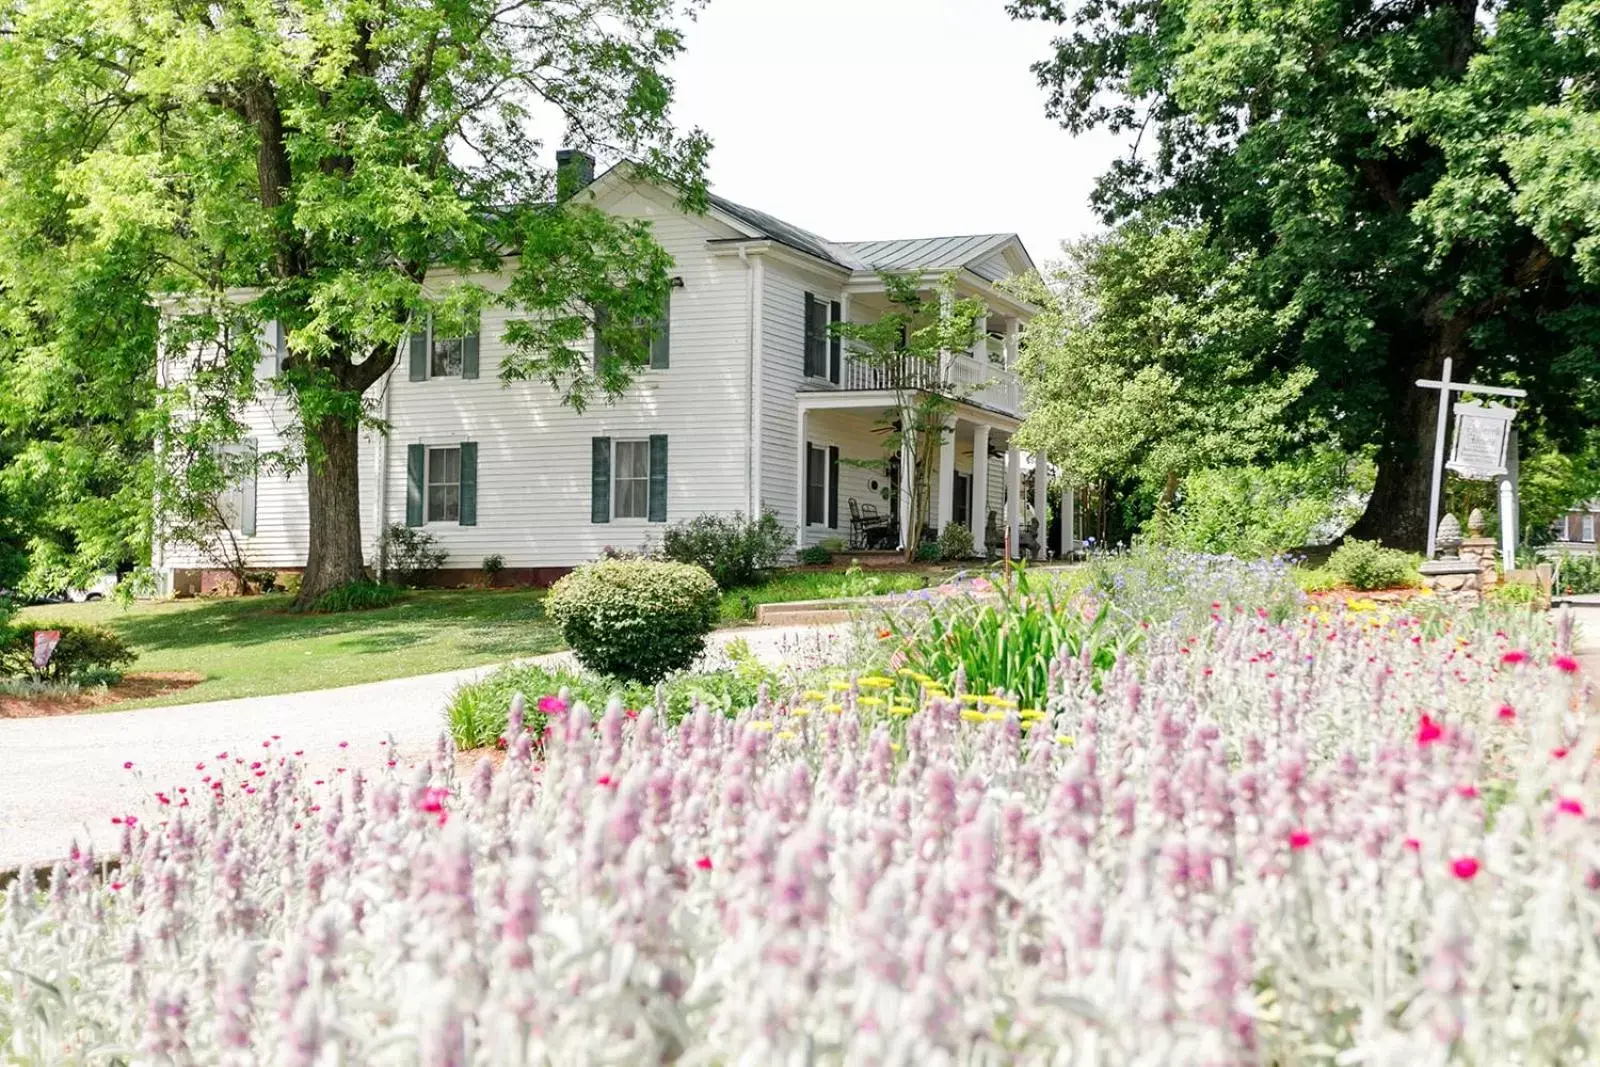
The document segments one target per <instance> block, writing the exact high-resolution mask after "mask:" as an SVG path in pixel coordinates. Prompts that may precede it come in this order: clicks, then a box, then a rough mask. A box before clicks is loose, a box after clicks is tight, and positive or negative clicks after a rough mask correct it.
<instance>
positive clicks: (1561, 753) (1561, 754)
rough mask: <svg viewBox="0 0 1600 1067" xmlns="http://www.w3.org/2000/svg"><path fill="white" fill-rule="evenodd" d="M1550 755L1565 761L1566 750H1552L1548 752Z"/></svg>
mask: <svg viewBox="0 0 1600 1067" xmlns="http://www.w3.org/2000/svg"><path fill="white" fill-rule="evenodd" d="M1550 755H1551V756H1553V757H1555V758H1556V759H1566V758H1567V750H1566V749H1564V748H1552V749H1551V750H1550Z"/></svg>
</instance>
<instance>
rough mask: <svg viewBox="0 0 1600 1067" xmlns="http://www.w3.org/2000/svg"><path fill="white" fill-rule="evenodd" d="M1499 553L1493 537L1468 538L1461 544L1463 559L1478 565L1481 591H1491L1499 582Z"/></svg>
mask: <svg viewBox="0 0 1600 1067" xmlns="http://www.w3.org/2000/svg"><path fill="white" fill-rule="evenodd" d="M1497 551H1498V550H1497V548H1496V546H1495V540H1494V538H1492V537H1468V538H1465V539H1464V540H1463V541H1462V542H1461V558H1462V559H1463V560H1471V561H1472V562H1473V563H1476V564H1477V565H1478V574H1479V579H1478V587H1479V588H1480V589H1491V588H1493V587H1494V586H1495V584H1496V583H1497V582H1498V581H1499V578H1500V575H1499V571H1498V570H1497V569H1496V567H1495V558H1496V554H1497Z"/></svg>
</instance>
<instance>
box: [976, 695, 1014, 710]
mask: <svg viewBox="0 0 1600 1067" xmlns="http://www.w3.org/2000/svg"><path fill="white" fill-rule="evenodd" d="M978 703H980V704H989V705H992V706H994V707H997V708H1014V707H1016V706H1017V702H1016V701H1015V700H1012V699H1010V698H1009V697H1002V696H994V695H993V694H991V695H989V696H986V697H980V698H979V700H978Z"/></svg>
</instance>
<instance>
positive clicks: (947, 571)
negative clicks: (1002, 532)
mask: <svg viewBox="0 0 1600 1067" xmlns="http://www.w3.org/2000/svg"><path fill="white" fill-rule="evenodd" d="M954 573H955V572H954V571H953V570H952V569H951V568H950V567H946V566H940V565H933V564H930V565H929V566H927V567H919V568H917V569H916V570H887V569H885V570H871V569H862V570H860V571H859V572H855V573H852V572H850V571H845V570H809V569H808V570H793V571H779V572H778V573H777V574H775V575H773V576H772V578H770V579H769V580H767V581H766V582H764V583H763V584H761V585H753V586H744V587H741V588H738V589H730V590H728V591H727V592H726V593H723V594H722V621H723V623H724V624H727V623H737V622H746V621H748V620H750V619H753V618H755V617H756V608H757V607H758V606H759V605H761V604H781V603H783V602H785V601H789V600H832V599H834V598H836V597H860V596H881V595H883V594H885V593H904V592H908V591H909V590H912V589H921V588H923V587H924V586H928V585H938V584H939V583H940V582H942V581H944V580H945V579H947V578H949V577H950V575H952V574H954Z"/></svg>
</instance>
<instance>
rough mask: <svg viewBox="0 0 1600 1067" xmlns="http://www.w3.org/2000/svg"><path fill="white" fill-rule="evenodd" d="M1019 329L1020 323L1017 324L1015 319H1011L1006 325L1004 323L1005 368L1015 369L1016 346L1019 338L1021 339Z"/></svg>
mask: <svg viewBox="0 0 1600 1067" xmlns="http://www.w3.org/2000/svg"><path fill="white" fill-rule="evenodd" d="M1020 329H1021V323H1019V322H1018V321H1017V320H1016V319H1011V320H1009V321H1007V323H1006V366H1007V367H1015V366H1016V365H1017V346H1018V341H1019V338H1020V337H1021V333H1020Z"/></svg>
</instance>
